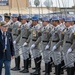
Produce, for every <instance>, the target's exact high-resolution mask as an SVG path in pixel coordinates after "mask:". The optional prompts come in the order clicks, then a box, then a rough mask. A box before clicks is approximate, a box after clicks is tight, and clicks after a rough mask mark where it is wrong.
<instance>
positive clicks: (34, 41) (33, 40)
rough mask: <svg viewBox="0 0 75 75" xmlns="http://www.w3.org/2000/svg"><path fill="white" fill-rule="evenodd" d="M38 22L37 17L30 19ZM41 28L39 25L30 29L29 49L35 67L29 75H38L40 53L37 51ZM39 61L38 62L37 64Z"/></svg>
mask: <svg viewBox="0 0 75 75" xmlns="http://www.w3.org/2000/svg"><path fill="white" fill-rule="evenodd" d="M33 20H34V21H38V17H36V16H34V17H32V21H33ZM40 30H41V26H40V25H39V24H37V25H35V26H33V27H32V28H31V35H30V49H31V51H32V55H33V58H34V61H35V67H36V71H35V72H33V73H31V75H40V64H41V61H40V60H41V52H40V49H39V41H40V40H39V37H40V36H41V34H40ZM38 61H40V62H38Z"/></svg>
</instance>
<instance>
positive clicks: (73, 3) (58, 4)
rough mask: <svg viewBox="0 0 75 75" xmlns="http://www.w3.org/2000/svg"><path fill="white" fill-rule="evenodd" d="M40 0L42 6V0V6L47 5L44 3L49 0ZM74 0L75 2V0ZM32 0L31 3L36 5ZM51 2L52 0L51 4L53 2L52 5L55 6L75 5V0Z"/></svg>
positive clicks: (55, 0)
mask: <svg viewBox="0 0 75 75" xmlns="http://www.w3.org/2000/svg"><path fill="white" fill-rule="evenodd" d="M39 1H40V6H41V2H42V6H45V5H44V2H45V1H48V0H39ZM73 1H74V2H73ZM30 2H31V5H32V6H35V5H34V0H30ZM49 2H51V4H52V3H53V5H51V6H54V7H56V6H57V7H59V6H61V7H72V6H74V5H75V0H49Z"/></svg>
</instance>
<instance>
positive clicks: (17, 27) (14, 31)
mask: <svg viewBox="0 0 75 75" xmlns="http://www.w3.org/2000/svg"><path fill="white" fill-rule="evenodd" d="M12 17H14V18H18V15H17V14H13V15H12ZM20 24H21V23H20V22H19V21H16V22H14V23H13V24H12V37H13V44H14V49H15V67H14V68H12V69H11V70H13V71H17V70H20V56H19V46H18V43H19V39H18V36H19V35H20Z"/></svg>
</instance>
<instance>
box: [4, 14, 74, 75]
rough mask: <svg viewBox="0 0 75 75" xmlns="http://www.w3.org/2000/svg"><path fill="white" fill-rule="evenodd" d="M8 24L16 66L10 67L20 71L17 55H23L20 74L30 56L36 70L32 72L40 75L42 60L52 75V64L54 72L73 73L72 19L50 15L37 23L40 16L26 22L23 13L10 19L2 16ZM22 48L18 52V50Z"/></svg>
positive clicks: (47, 71) (48, 72)
mask: <svg viewBox="0 0 75 75" xmlns="http://www.w3.org/2000/svg"><path fill="white" fill-rule="evenodd" d="M5 21H6V22H7V24H9V28H8V31H9V32H11V33H12V37H13V44H14V48H15V67H14V68H12V69H11V70H13V71H19V70H20V55H22V56H23V61H24V66H23V68H24V69H23V70H21V71H20V72H21V73H28V72H29V68H30V67H31V59H32V56H33V59H34V62H35V71H34V72H33V73H30V74H31V75H40V70H41V61H42V60H44V62H45V75H51V74H50V73H51V71H52V64H54V67H55V75H61V74H64V67H66V71H67V75H74V70H75V64H74V62H75V61H74V60H75V57H74V56H75V55H74V49H75V42H74V41H75V18H74V17H68V16H67V17H63V16H53V17H52V18H51V20H50V18H49V17H48V16H46V17H43V18H42V21H41V23H39V17H38V16H36V15H35V16H33V17H32V19H31V20H30V21H29V22H28V18H27V16H26V15H22V16H21V22H19V21H18V15H17V14H13V15H12V20H10V17H9V16H5ZM20 51H22V53H21V54H20V53H19V52H20Z"/></svg>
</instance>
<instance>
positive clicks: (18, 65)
mask: <svg viewBox="0 0 75 75" xmlns="http://www.w3.org/2000/svg"><path fill="white" fill-rule="evenodd" d="M14 49H15V67H17V68H20V55H19V51H20V48H19V46H18V45H17V44H14Z"/></svg>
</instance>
